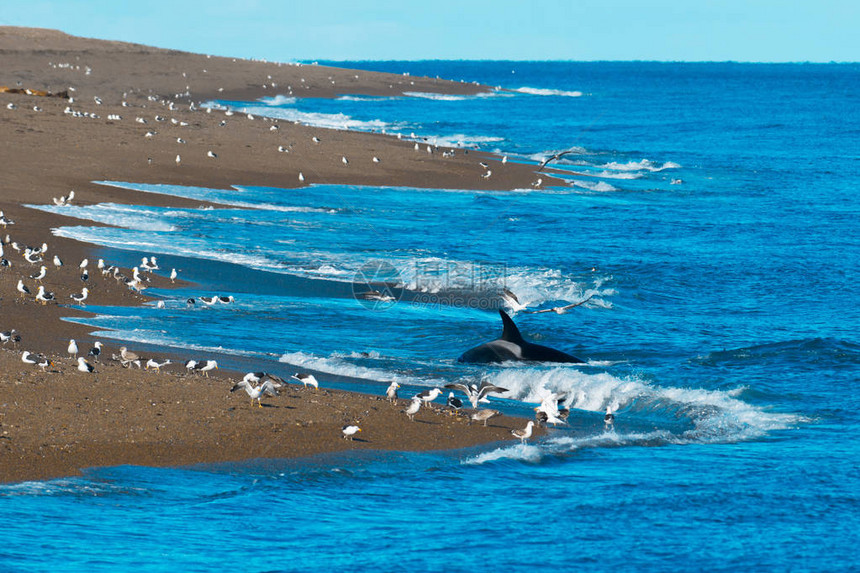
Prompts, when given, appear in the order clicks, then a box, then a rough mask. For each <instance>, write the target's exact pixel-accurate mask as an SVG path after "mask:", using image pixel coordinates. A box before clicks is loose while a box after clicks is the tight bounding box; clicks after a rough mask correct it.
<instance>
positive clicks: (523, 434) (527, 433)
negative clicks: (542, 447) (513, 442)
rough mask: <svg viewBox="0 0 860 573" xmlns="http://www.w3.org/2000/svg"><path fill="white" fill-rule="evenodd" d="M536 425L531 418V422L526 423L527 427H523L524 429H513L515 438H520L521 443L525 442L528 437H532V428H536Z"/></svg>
mask: <svg viewBox="0 0 860 573" xmlns="http://www.w3.org/2000/svg"><path fill="white" fill-rule="evenodd" d="M534 425H535V423H534V421H532V420H529V423H528V424H526V427H525V429H522V430H517V429H514V430H511V433H512V434H513V435H514V437H515V438H519V439H520V443H521V444H525V443H526V442H527V441H528V439H529V438H531V437H532V428H534Z"/></svg>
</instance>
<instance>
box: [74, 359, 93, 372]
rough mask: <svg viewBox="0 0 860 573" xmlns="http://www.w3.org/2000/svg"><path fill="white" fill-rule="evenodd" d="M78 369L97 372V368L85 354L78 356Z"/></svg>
mask: <svg viewBox="0 0 860 573" xmlns="http://www.w3.org/2000/svg"><path fill="white" fill-rule="evenodd" d="M78 370H80V371H81V372H95V370H96V369H95V368H93V365H92V364H90V363H89V362H87V361H86V359H85V358H84V357H83V356H80V357H78Z"/></svg>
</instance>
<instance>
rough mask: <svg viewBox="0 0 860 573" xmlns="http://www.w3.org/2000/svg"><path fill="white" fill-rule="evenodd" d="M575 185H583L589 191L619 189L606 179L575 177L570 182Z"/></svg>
mask: <svg viewBox="0 0 860 573" xmlns="http://www.w3.org/2000/svg"><path fill="white" fill-rule="evenodd" d="M570 184H571V185H573V186H574V187H581V188H583V189H588V190H589V191H597V192H599V193H608V192H610V191H618V187H615V186H614V185H610V184H609V183H607V182H606V181H581V180H579V179H574V180H572V181H571V182H570Z"/></svg>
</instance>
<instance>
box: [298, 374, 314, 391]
mask: <svg viewBox="0 0 860 573" xmlns="http://www.w3.org/2000/svg"><path fill="white" fill-rule="evenodd" d="M293 378H295V379H296V380H298V381H299V382H301V383H302V384H304V385H305V388H307V387H308V386H313V387H314V388H316V389H318V388H319V387H320V383H319V382H317V379H316V378H314V375H313V374H293Z"/></svg>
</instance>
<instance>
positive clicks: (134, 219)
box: [25, 203, 175, 232]
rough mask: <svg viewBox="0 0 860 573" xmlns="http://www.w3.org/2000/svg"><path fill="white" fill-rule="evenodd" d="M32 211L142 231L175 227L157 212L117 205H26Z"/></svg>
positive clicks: (167, 230)
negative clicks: (161, 218)
mask: <svg viewBox="0 0 860 573" xmlns="http://www.w3.org/2000/svg"><path fill="white" fill-rule="evenodd" d="M25 207H29V208H30V209H36V210H38V211H45V212H47V213H57V214H61V215H65V216H67V217H74V218H76V219H83V220H86V221H96V222H98V223H104V224H105V225H112V226H114V227H123V228H126V229H137V230H140V231H154V232H170V231H173V230H175V227H174V226H173V225H171V224H169V223H167V222H165V221H162V220H159V218H158V217H157V215H156V211H155V210H149V209H145V208H142V207H134V206H128V205H119V204H115V203H101V204H98V205H65V206H62V207H60V206H57V205H25Z"/></svg>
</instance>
